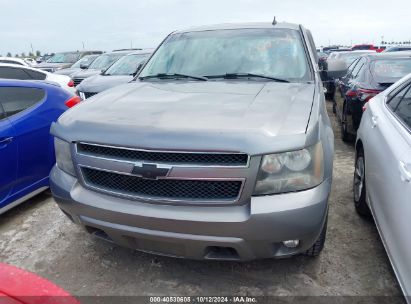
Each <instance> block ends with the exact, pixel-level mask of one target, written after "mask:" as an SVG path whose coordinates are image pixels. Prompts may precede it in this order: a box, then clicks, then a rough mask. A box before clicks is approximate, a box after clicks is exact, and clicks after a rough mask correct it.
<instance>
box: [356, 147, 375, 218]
mask: <svg viewBox="0 0 411 304" xmlns="http://www.w3.org/2000/svg"><path fill="white" fill-rule="evenodd" d="M353 194H354V206H355V210H356V211H357V213H358V214H359V215H361V216H362V217H366V218H370V217H371V211H370V208H368V205H367V202H366V201H365V199H366V197H367V189H366V186H365V157H364V151H363V150H362V148H360V150H359V151H358V152H357V153H356V157H355V170H354V179H353Z"/></svg>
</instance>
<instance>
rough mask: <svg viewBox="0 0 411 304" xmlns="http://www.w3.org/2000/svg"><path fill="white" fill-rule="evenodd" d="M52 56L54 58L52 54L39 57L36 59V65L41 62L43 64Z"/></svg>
mask: <svg viewBox="0 0 411 304" xmlns="http://www.w3.org/2000/svg"><path fill="white" fill-rule="evenodd" d="M53 56H54V53H52V54H45V55H42V56H39V57H37V58H36V62H37V63H42V62H44V61H47V60H49V59H50V58H51V57H53Z"/></svg>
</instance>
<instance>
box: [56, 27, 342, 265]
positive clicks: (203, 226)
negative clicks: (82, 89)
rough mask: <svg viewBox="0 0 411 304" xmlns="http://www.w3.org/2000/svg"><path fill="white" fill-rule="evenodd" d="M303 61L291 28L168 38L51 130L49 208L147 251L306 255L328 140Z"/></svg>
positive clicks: (321, 202)
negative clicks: (53, 204) (125, 79)
mask: <svg viewBox="0 0 411 304" xmlns="http://www.w3.org/2000/svg"><path fill="white" fill-rule="evenodd" d="M317 61H318V58H317V54H316V48H315V45H314V40H313V38H312V36H311V33H310V31H308V30H306V29H305V28H304V27H303V26H301V25H297V24H288V23H275V22H274V24H272V23H252V24H225V25H214V26H204V27H198V28H192V29H189V30H185V31H177V32H173V33H172V34H170V35H169V36H167V38H166V39H165V40H164V41H163V43H162V44H161V45H160V47H159V48H158V49H157V50H156V52H155V53H154V54H153V55H152V56H151V57H150V59H149V61H148V62H147V63H146V64H145V66H144V68H143V69H142V71H141V72H140V73H139V75H138V78H137V79H136V80H135V81H132V82H130V83H127V84H124V85H120V86H117V87H115V88H112V89H110V90H107V91H105V92H102V93H100V94H97V95H96V96H94V97H93V101H92V102H82V103H81V104H80V105H79V106H77V107H76V108H74V109H72V110H70V111H69V112H67V113H65V114H64V115H62V117H60V119H59V120H58V122H57V123H56V124H54V125H53V126H52V129H51V132H52V134H53V135H55V137H56V139H55V143H56V154H57V165H56V166H55V167H54V169H53V171H52V173H51V190H52V193H53V196H54V198H55V200H56V201H57V203H58V205H59V207H60V208H61V209H62V210H64V212H65V214H66V215H68V217H69V218H72V219H75V222H76V223H79V224H82V225H83V226H85V227H86V229H87V231H89V232H90V233H92V234H94V235H96V236H99V237H101V238H104V239H106V240H111V241H114V242H116V243H118V244H121V245H123V246H128V247H131V248H134V249H137V250H143V251H147V252H151V253H157V254H162V255H169V256H174V257H189V258H194V259H209V260H251V259H257V258H273V257H287V256H293V255H296V254H306V255H309V256H316V255H318V254H319V253H320V252H321V250H322V248H323V245H324V241H325V235H326V228H327V214H328V197H329V195H330V191H331V179H332V167H333V152H334V145H333V143H334V137H333V131H332V128H331V124H330V120H329V118H328V115H327V111H326V107H325V104H324V103H325V100H324V94H323V87H322V83H321V80H320V74H319V71H318V66H317ZM337 72H338V70H334V71H332V70H330V69H329V73H337ZM188 223H189V225H188ZM170 244H172V245H170Z"/></svg>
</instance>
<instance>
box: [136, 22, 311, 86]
mask: <svg viewBox="0 0 411 304" xmlns="http://www.w3.org/2000/svg"><path fill="white" fill-rule="evenodd" d="M158 74H169V75H172V74H184V75H192V76H197V77H204V76H205V77H207V76H218V75H226V74H231V75H232V74H254V75H261V76H267V77H272V78H278V79H284V80H287V81H307V80H311V77H312V74H311V70H310V68H309V65H308V62H307V56H306V53H305V50H304V47H303V44H302V41H301V37H300V34H299V32H298V31H296V30H291V29H264V28H261V29H234V30H211V31H193V32H183V33H176V34H172V35H170V36H169V37H168V38H167V39H166V41H165V42H164V43H163V44H162V45H161V47H160V48H159V49H158V50H157V52H156V53H155V54H154V55H153V57H152V58H151V60H150V61H149V62H148V63H147V65H146V67H145V68H144V70H143V71H142V72H141V74H140V77H141V78H144V77H147V79H148V78H150V77H149V76H153V75H158ZM210 78H214V79H215V78H216V77H210ZM260 79H263V78H260ZM267 79H268V78H267ZM267 79H266V80H267Z"/></svg>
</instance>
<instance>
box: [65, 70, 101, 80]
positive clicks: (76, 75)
mask: <svg viewBox="0 0 411 304" xmlns="http://www.w3.org/2000/svg"><path fill="white" fill-rule="evenodd" d="M99 74H101V70H95V69H87V70H80V71H78V72H77V73H74V74H73V75H71V77H72V78H73V79H74V78H80V79H85V78H88V77H91V76H94V75H99Z"/></svg>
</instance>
